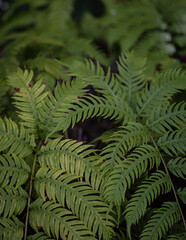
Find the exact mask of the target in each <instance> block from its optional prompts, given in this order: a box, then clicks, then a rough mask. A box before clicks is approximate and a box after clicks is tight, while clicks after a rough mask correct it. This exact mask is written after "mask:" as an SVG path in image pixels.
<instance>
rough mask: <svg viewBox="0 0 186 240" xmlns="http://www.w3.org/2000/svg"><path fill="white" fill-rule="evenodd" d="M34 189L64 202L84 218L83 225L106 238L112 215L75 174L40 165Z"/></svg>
mask: <svg viewBox="0 0 186 240" xmlns="http://www.w3.org/2000/svg"><path fill="white" fill-rule="evenodd" d="M34 186H35V189H36V191H37V193H38V194H39V195H41V196H42V198H43V199H44V200H45V198H46V197H45V196H47V197H48V199H49V200H50V201H51V200H54V201H56V200H57V201H58V202H59V203H60V204H61V205H62V206H63V207H65V206H67V207H68V209H71V211H72V213H73V214H74V215H76V216H78V218H79V219H80V220H81V221H82V222H84V225H85V226H87V228H88V229H89V230H90V231H92V232H93V233H94V234H96V233H97V232H99V237H100V238H101V237H102V236H103V238H104V239H108V238H109V236H110V235H111V233H112V228H111V227H113V222H114V219H113V218H112V217H111V216H109V215H107V211H109V206H108V205H107V204H106V203H105V202H104V201H103V199H102V198H101V197H100V196H99V192H98V191H96V190H93V189H92V188H91V187H90V186H89V185H87V184H86V183H84V182H79V181H78V176H76V175H74V174H66V173H65V172H64V171H63V170H59V169H52V170H50V169H48V168H40V169H39V171H38V172H37V174H36V180H35V185H34Z"/></svg>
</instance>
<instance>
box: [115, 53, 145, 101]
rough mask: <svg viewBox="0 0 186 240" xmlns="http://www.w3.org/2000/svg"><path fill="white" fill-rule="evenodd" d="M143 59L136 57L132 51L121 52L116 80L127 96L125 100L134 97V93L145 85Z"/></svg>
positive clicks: (131, 99) (130, 99)
mask: <svg viewBox="0 0 186 240" xmlns="http://www.w3.org/2000/svg"><path fill="white" fill-rule="evenodd" d="M144 66H145V59H141V58H137V57H136V56H134V53H133V52H130V53H129V52H124V53H123V54H121V56H120V58H119V63H118V70H119V75H117V78H118V80H119V81H120V83H121V87H122V88H123V89H124V93H125V95H126V98H127V102H129V104H131V102H133V101H134V99H135V93H136V92H138V91H140V90H141V89H142V88H143V87H144V85H145V83H146V82H145V79H144V74H143V71H144Z"/></svg>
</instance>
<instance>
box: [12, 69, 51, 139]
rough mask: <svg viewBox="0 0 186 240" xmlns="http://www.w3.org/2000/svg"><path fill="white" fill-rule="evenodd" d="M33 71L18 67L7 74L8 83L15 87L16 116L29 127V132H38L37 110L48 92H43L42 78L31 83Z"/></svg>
mask: <svg viewBox="0 0 186 240" xmlns="http://www.w3.org/2000/svg"><path fill="white" fill-rule="evenodd" d="M32 78H33V72H32V71H30V72H28V71H27V70H25V71H24V72H23V71H22V70H21V69H18V71H17V73H16V74H15V73H14V74H11V75H10V76H9V80H8V83H9V85H11V86H13V87H14V88H17V89H18V90H17V92H16V93H15V96H14V99H15V105H16V107H17V108H18V109H19V110H18V116H19V117H20V118H21V119H22V120H23V122H22V124H23V125H24V126H25V127H27V128H28V129H29V131H30V132H31V133H34V134H36V135H37V134H38V128H39V116H38V114H39V110H40V108H41V106H42V105H43V103H44V102H43V99H44V98H45V97H46V95H47V94H48V93H47V92H45V93H43V90H44V89H45V85H44V84H42V80H40V81H37V82H36V83H35V84H34V85H32V82H31V81H32Z"/></svg>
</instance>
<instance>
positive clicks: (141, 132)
mask: <svg viewBox="0 0 186 240" xmlns="http://www.w3.org/2000/svg"><path fill="white" fill-rule="evenodd" d="M148 141H149V135H148V132H147V130H146V128H145V127H144V126H143V125H142V124H141V123H136V122H128V124H127V125H125V126H122V127H120V129H119V130H118V131H117V132H114V133H113V134H111V136H110V137H108V139H107V140H106V141H105V142H107V143H108V144H107V146H106V147H105V148H104V149H103V151H102V153H101V156H102V161H103V164H102V166H101V168H102V170H103V172H104V173H107V172H108V171H110V170H112V168H113V167H114V165H115V164H116V163H117V162H118V163H119V162H120V161H121V159H124V158H125V155H126V153H127V152H128V151H130V150H131V149H132V148H133V147H136V146H139V145H140V144H145V143H147V142H148Z"/></svg>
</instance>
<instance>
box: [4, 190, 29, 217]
mask: <svg viewBox="0 0 186 240" xmlns="http://www.w3.org/2000/svg"><path fill="white" fill-rule="evenodd" d="M27 197H28V195H27V193H26V192H25V191H24V190H23V189H22V188H21V187H19V188H17V189H16V188H13V187H7V186H6V187H5V188H0V215H1V216H3V217H4V218H6V217H8V218H9V217H11V216H12V215H13V214H14V215H17V214H20V213H22V211H23V210H24V208H25V206H26V201H27Z"/></svg>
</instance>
